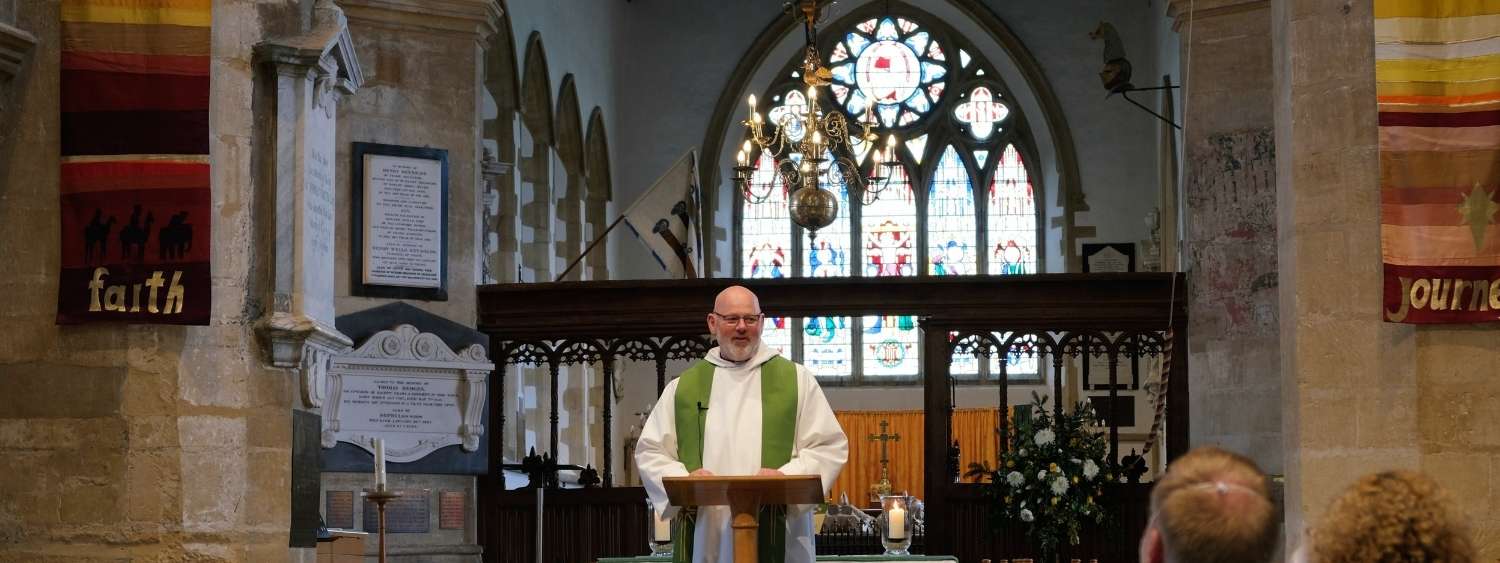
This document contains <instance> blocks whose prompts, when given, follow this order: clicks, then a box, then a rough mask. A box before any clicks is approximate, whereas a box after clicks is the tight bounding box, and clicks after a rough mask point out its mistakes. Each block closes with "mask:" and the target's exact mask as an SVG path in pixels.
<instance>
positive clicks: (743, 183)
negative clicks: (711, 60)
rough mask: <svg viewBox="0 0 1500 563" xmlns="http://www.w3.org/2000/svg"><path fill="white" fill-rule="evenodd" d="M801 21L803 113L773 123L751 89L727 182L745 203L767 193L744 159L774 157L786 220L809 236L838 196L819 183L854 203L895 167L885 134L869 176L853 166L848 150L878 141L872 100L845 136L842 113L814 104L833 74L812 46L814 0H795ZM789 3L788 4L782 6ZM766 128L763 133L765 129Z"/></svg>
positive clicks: (875, 190)
mask: <svg viewBox="0 0 1500 563" xmlns="http://www.w3.org/2000/svg"><path fill="white" fill-rule="evenodd" d="M800 7H801V12H802V18H803V19H804V20H805V30H806V34H807V47H806V50H805V53H804V56H803V59H802V73H801V74H802V81H803V83H805V84H806V85H807V108H806V111H805V112H804V113H802V114H798V113H796V112H786V113H785V114H783V115H782V116H781V117H780V119H777V120H776V122H775V123H770V122H768V121H767V120H765V119H764V118H762V116H761V114H760V112H759V111H757V110H756V107H755V102H756V100H755V95H754V94H751V95H750V99H749V100H748V101H749V112H748V115H747V117H746V119H745V121H743V124H744V126H745V129H746V130H747V132H748V138H747V139H746V140H745V144H744V146H743V147H741V150H740V151H739V153H738V154H737V155H736V159H735V164H736V165H735V167H734V176H733V177H734V183H735V186H736V187H738V188H739V189H740V191H741V192H742V193H743V194H744V196H745V199H746V200H747V201H750V202H752V203H760V202H764V201H766V200H767V199H769V197H770V195H771V190H772V189H775V186H774V185H773V186H769V187H767V188H766V189H765V190H764V191H763V192H761V193H757V191H756V189H755V186H754V185H753V182H752V181H751V175H752V173H753V172H754V170H755V167H754V166H751V164H750V162H751V161H752V160H754V156H753V155H754V154H755V152H756V151H757V150H759V151H761V152H762V153H764V154H766V155H769V156H770V157H771V158H772V159H774V161H775V169H776V173H777V175H778V176H779V177H780V179H781V180H782V181H783V182H785V183H786V185H787V186H788V187H789V189H791V190H792V192H791V194H790V195H789V197H788V201H787V211H788V213H789V214H790V215H791V218H792V222H794V223H796V224H797V225H798V226H800V227H802V228H803V229H806V230H807V236H808V239H809V240H813V239H815V238H816V237H817V231H818V229H821V228H823V227H826V226H828V225H830V224H832V223H833V221H834V219H837V218H838V214H839V197H838V195H836V194H834V193H833V192H832V191H830V190H829V189H827V188H826V187H825V186H830V185H834V184H837V183H842V184H843V185H844V186H845V187H846V188H847V189H849V190H850V191H851V192H854V193H857V194H859V201H861V202H862V203H864V204H866V205H868V204H870V203H874V201H875V200H876V198H878V197H879V196H880V192H882V191H884V190H885V189H886V188H887V187H888V186H889V185H890V181H891V177H892V176H893V175H894V174H895V168H896V167H898V166H900V163H899V162H896V161H895V147H896V136H895V135H888V136H887V137H886V143H885V147H884V148H883V149H875V150H873V151H872V155H871V158H872V159H874V160H873V162H874V164H873V165H872V166H871V169H870V170H871V172H870V175H869V176H864V175H863V174H862V173H861V172H860V169H859V164H858V163H857V162H855V161H854V160H853V159H852V158H851V157H850V155H853V154H856V147H857V146H859V145H864V144H866V143H869V144H874V143H876V142H877V141H878V140H879V135H878V134H876V133H875V131H874V126H875V116H874V113H873V109H874V105H873V104H871V105H870V106H869V107H867V108H866V113H865V115H864V116H863V118H862V119H860V120H859V123H858V127H859V129H858V132H857V133H856V134H852V135H851V134H850V126H849V121H848V120H846V119H845V118H844V114H843V112H842V111H840V110H838V109H833V110H831V111H826V112H825V111H823V110H822V108H821V107H820V105H819V104H818V89H819V88H822V87H826V86H828V85H829V84H831V83H832V78H833V74H832V72H831V71H829V70H828V67H825V66H822V65H821V64H820V63H821V61H822V59H821V57H820V56H819V55H818V48H817V45H816V38H817V22H818V7H817V2H816V0H804V1H803V2H802V3H801V6H800ZM793 9H795V6H794V5H793V4H791V3H788V11H791V10H793ZM768 128H769V129H770V131H769V132H768V131H767V129H768Z"/></svg>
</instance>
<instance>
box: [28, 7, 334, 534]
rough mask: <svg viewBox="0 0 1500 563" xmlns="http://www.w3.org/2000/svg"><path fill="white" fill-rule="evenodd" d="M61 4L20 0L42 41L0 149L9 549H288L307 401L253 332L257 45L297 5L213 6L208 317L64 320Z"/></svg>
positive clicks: (258, 297) (291, 23)
mask: <svg viewBox="0 0 1500 563" xmlns="http://www.w3.org/2000/svg"><path fill="white" fill-rule="evenodd" d="M59 6H60V3H59V2H56V1H48V2H25V3H23V4H22V5H21V6H20V9H19V10H17V14H16V15H17V24H18V26H19V27H21V28H22V29H25V30H27V31H28V32H30V33H32V34H34V35H35V36H36V37H37V38H38V39H39V41H38V44H37V46H36V48H35V50H34V52H33V53H32V56H33V60H32V64H30V65H29V66H28V68H27V70H26V72H27V76H26V77H25V78H24V79H23V80H20V81H18V82H17V83H16V86H17V88H18V91H17V92H16V97H15V98H14V99H13V101H14V103H15V106H14V107H13V108H12V110H13V111H15V112H16V113H15V120H14V126H15V128H16V129H15V136H14V137H9V139H8V140H10V141H11V142H7V143H5V144H4V145H3V146H0V150H3V154H0V236H3V237H4V239H3V240H5V241H7V242H6V243H5V244H0V261H3V262H4V263H5V264H6V265H7V268H8V270H9V272H10V275H9V276H7V277H6V280H5V281H4V282H0V288H3V292H4V295H5V296H6V298H5V299H6V305H5V306H4V307H0V330H3V332H4V333H5V334H6V337H5V338H3V339H0V341H3V343H0V475H4V476H5V477H4V478H3V479H0V530H3V531H0V546H3V547H0V559H6V560H17V561H38V560H49V561H54V560H55V561H63V560H66V561H78V562H85V563H87V562H94V561H101V562H102V561H117V560H121V559H126V558H129V559H139V560H152V559H162V560H165V559H182V558H189V559H202V560H216V561H273V560H275V561H285V560H288V559H289V555H288V553H289V552H288V548H287V545H288V529H289V526H290V518H289V517H290V513H291V506H290V495H289V494H288V483H289V481H290V476H291V474H290V465H291V443H292V441H291V435H290V434H291V432H290V429H291V412H292V407H293V405H294V401H295V400H296V399H295V397H294V394H295V391H294V390H293V383H294V380H293V379H292V377H291V375H290V372H288V371H286V370H280V369H270V368H267V367H264V365H265V364H264V363H263V362H262V356H261V351H260V349H259V346H258V345H257V344H256V335H255V333H254V331H253V328H252V322H253V321H254V320H255V319H256V318H257V317H259V316H260V313H261V311H263V310H265V309H266V308H268V307H267V304H266V303H265V302H264V300H263V297H264V296H266V295H267V292H266V290H265V288H264V287H263V286H262V285H261V281H260V279H259V275H258V272H259V271H260V268H261V267H262V264H263V263H264V261H265V260H266V257H265V256H263V255H262V254H261V253H260V248H259V247H258V246H257V244H256V243H255V242H254V241H255V240H256V239H257V237H258V234H259V233H260V231H261V227H260V224H259V223H258V221H257V220H256V216H255V213H256V211H255V209H256V202H257V200H258V198H260V197H262V194H261V186H258V185H257V184H256V182H255V177H256V174H255V172H254V169H253V166H254V162H253V157H252V154H253V148H252V147H253V145H254V142H253V140H252V139H253V132H252V130H253V125H252V124H253V122H254V116H253V114H252V110H251V107H252V102H253V99H254V95H253V92H254V90H255V86H254V84H253V79H252V76H253V72H252V63H251V57H252V53H251V48H252V46H253V45H254V44H255V43H256V42H258V41H259V40H261V39H262V38H264V37H267V36H268V35H271V34H274V33H282V32H286V31H289V30H296V29H297V28H298V27H299V25H300V24H299V21H300V20H299V10H298V8H297V7H296V6H295V5H294V4H288V3H286V2H270V1H254V0H224V1H220V2H215V3H214V7H213V18H214V19H215V20H216V21H218V22H221V23H220V24H219V25H215V26H214V28H213V32H212V37H211V40H212V47H213V51H212V59H211V63H210V68H211V72H212V73H213V76H214V80H213V83H212V86H211V91H210V94H209V95H210V103H211V104H212V107H213V108H215V111H214V112H213V113H212V117H211V119H210V124H209V127H210V141H209V146H210V149H209V151H210V155H211V158H212V160H213V162H214V167H213V173H212V178H211V192H212V202H213V209H214V210H215V213H216V214H215V215H214V217H213V219H212V224H213V227H212V234H211V237H212V238H211V240H212V244H213V254H214V268H213V275H212V287H213V307H212V310H211V313H210V324H209V325H208V326H168V325H152V326H145V325H132V326H126V325H111V324H94V325H82V326H59V325H57V324H56V320H55V315H56V312H57V305H56V304H57V302H58V299H57V297H58V291H59V289H58V271H59V268H58V266H59V262H58V261H59V253H60V245H59V242H58V241H59V240H60V237H61V236H62V233H60V232H59V229H60V222H59V216H60V210H59V198H58V188H57V186H58V182H59V161H60V155H59V137H58V132H59V130H60V127H59V106H58V104H59V97H58V93H59V91H58V80H59V61H60V53H59V50H58V49H59V43H60V41H59V39H60V36H59V32H60V26H59V23H58V22H59ZM186 298H187V299H194V298H202V297H200V296H194V295H188V296H186ZM304 551H305V550H298V549H293V550H291V552H290V553H291V555H290V559H291V560H293V561H295V560H298V558H299V557H302V556H308V557H309V558H308V560H311V558H310V554H308V553H305V552H304Z"/></svg>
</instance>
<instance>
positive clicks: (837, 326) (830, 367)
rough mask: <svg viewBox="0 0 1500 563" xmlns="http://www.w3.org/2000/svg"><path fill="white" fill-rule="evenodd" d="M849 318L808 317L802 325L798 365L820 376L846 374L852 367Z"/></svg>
mask: <svg viewBox="0 0 1500 563" xmlns="http://www.w3.org/2000/svg"><path fill="white" fill-rule="evenodd" d="M852 342H853V339H852V337H851V335H850V334H849V317H810V318H807V319H805V320H804V321H803V324H802V365H805V366H807V369H810V370H812V371H813V373H815V374H817V375H818V376H820V377H842V376H847V375H850V373H851V371H852V370H851V368H852V367H853V366H854V357H853V346H852Z"/></svg>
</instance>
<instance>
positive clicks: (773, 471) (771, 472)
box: [755, 467, 786, 476]
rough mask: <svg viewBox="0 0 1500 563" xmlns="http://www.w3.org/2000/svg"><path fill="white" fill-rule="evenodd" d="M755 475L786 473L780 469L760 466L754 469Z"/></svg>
mask: <svg viewBox="0 0 1500 563" xmlns="http://www.w3.org/2000/svg"><path fill="white" fill-rule="evenodd" d="M755 475H756V476H765V475H786V474H785V473H782V472H780V471H777V470H775V469H767V468H764V467H762V468H760V471H756V472H755Z"/></svg>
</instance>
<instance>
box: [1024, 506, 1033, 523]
mask: <svg viewBox="0 0 1500 563" xmlns="http://www.w3.org/2000/svg"><path fill="white" fill-rule="evenodd" d="M1032 520H1036V516H1032V514H1031V511H1030V510H1027V509H1025V508H1023V509H1021V521H1022V522H1030V521H1032Z"/></svg>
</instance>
